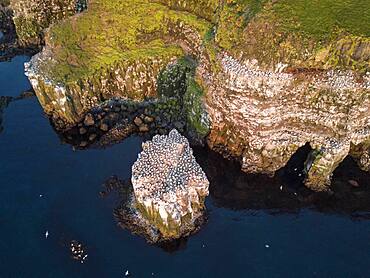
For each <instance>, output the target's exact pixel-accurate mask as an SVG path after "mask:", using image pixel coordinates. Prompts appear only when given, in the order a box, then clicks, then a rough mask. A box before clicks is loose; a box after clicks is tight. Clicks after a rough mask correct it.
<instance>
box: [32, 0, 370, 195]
mask: <svg viewBox="0 0 370 278" xmlns="http://www.w3.org/2000/svg"><path fill="white" fill-rule="evenodd" d="M327 2H328V3H327ZM344 2H346V1H344V0H343V1H342V0H340V1H337V2H336V3H334V4H333V3H332V2H331V1H329V0H323V1H321V2H320V3H316V4H315V3H308V4H307V3H306V1H303V0H302V1H301V0H298V1H292V0H283V1H278V2H277V1H268V0H265V1H262V0H248V1H241V0H231V1H215V0H208V1H207V0H203V1H182V0H177V1H175V0H156V1H149V0H140V1H139V0H131V1H123V0H116V1H106V0H95V1H94V0H91V1H90V2H89V9H88V11H87V12H85V13H83V14H81V15H77V16H74V17H72V18H71V19H68V20H66V21H63V22H62V23H59V24H56V25H54V26H52V27H51V28H50V29H49V30H48V31H47V35H46V47H45V48H44V50H43V51H42V52H41V53H40V54H39V55H37V56H35V57H34V58H33V59H32V60H31V62H30V64H29V65H28V66H27V74H28V76H29V78H30V80H31V82H32V84H33V87H34V89H35V91H36V93H37V96H38V98H39V100H40V102H41V104H42V106H43V107H44V109H45V111H46V112H47V113H48V114H49V115H51V116H53V117H54V119H55V120H56V119H58V120H61V121H62V122H63V123H64V125H65V126H71V125H73V124H74V123H76V122H78V121H79V120H80V119H81V118H82V117H83V115H84V114H85V113H86V112H87V111H89V109H91V108H92V107H94V106H97V105H99V103H101V102H102V101H104V100H106V99H109V98H112V97H120V98H126V99H133V100H137V101H142V100H145V99H147V98H153V97H158V93H157V91H158V90H157V89H158V88H157V87H158V86H157V85H158V80H157V78H158V76H160V73H161V72H162V71H163V69H164V68H165V67H166V65H168V64H173V63H174V61H175V60H178V58H179V57H181V56H183V55H191V56H192V57H194V58H195V59H196V60H197V61H198V67H197V70H196V74H195V76H194V77H192V76H189V75H186V77H187V78H188V81H187V83H186V86H187V90H186V92H187V93H186V95H185V100H188V102H186V101H185V104H186V103H188V104H187V108H186V111H188V112H189V115H188V117H187V118H188V120H189V121H192V122H193V126H194V127H195V130H196V131H197V132H201V133H203V134H202V135H203V136H205V135H207V133H208V129H207V128H204V127H207V126H208V125H209V123H208V122H209V121H210V123H211V130H210V134H209V135H208V137H207V142H208V144H209V146H210V147H211V148H213V149H215V150H218V151H220V152H222V153H223V154H225V155H227V156H231V157H235V158H237V159H239V160H240V162H241V165H242V169H243V170H245V171H247V172H263V173H268V174H273V173H274V172H275V171H276V170H278V169H279V168H281V167H283V166H284V165H285V164H286V163H287V161H288V160H289V158H290V157H291V156H292V154H294V152H296V150H297V149H298V148H299V147H301V146H303V145H304V144H306V143H310V145H311V146H312V148H313V149H314V151H313V153H312V155H310V157H309V158H308V161H307V163H306V171H307V179H306V184H307V185H308V186H310V187H311V188H312V189H315V190H319V191H320V190H326V189H327V185H329V183H330V176H331V174H332V172H333V170H334V169H335V168H336V167H337V165H338V164H339V163H340V162H341V161H342V160H343V159H344V158H345V157H346V156H347V155H348V154H349V153H351V154H353V156H354V157H355V158H356V159H357V160H358V161H359V164H360V165H361V167H362V168H363V169H365V170H366V169H369V160H370V159H369V156H370V155H369V145H370V113H369V108H370V107H369V106H370V92H369V91H370V80H369V79H370V76H369V69H370V66H369V59H370V58H369V57H370V56H369V55H370V39H369V36H370V34H369V29H368V27H367V24H366V22H369V20H370V14H369V12H368V11H369V10H370V9H369V4H368V3H367V1H363V0H361V1H350V3H347V2H348V1H347V2H346V3H344ZM168 76H170V77H171V76H176V75H172V74H169V75H168ZM175 81H176V80H175V79H174V82H175ZM189 103H190V104H189ZM207 114H208V115H207Z"/></svg>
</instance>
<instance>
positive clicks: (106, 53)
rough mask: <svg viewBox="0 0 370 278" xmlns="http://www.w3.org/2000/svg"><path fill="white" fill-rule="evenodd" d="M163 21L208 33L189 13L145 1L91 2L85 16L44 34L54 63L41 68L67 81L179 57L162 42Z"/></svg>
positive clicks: (174, 48) (178, 52) (204, 23)
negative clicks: (115, 67)
mask: <svg viewBox="0 0 370 278" xmlns="http://www.w3.org/2000/svg"><path fill="white" fill-rule="evenodd" d="M168 20H172V21H177V20H181V21H183V22H185V23H186V24H189V25H191V26H193V27H194V28H196V29H197V30H198V31H199V32H200V33H201V34H202V33H205V32H206V31H207V30H208V29H209V23H208V22H207V21H205V20H202V19H199V18H197V17H196V16H195V15H192V14H190V13H183V12H177V11H173V10H170V9H169V8H168V7H166V6H164V5H161V4H157V3H151V2H149V1H147V0H115V1H112V0H92V1H90V6H89V10H88V11H87V12H85V13H83V14H81V15H79V16H75V17H73V18H71V19H68V20H66V21H64V22H61V23H60V24H58V25H57V26H54V27H52V28H51V30H50V31H49V32H48V36H47V41H48V44H49V45H51V46H52V49H53V57H54V58H55V60H56V61H57V63H55V64H53V65H52V66H50V64H49V65H45V66H44V68H42V70H45V71H47V72H49V76H51V77H52V78H53V80H55V81H57V82H68V81H74V80H77V79H79V78H83V77H85V76H89V75H91V74H93V73H94V72H96V71H97V70H101V69H102V68H109V66H111V65H113V64H114V63H116V62H127V61H137V60H141V61H142V60H145V59H147V58H151V57H172V56H180V55H182V50H181V49H180V48H179V47H178V46H173V45H168V44H166V43H165V42H164V40H163V37H164V36H165V35H166V34H167V33H168V30H167V24H166V23H167V22H168Z"/></svg>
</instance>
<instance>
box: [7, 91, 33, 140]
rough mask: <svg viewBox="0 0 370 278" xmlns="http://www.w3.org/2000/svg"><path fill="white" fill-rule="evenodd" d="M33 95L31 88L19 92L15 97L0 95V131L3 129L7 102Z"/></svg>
mask: <svg viewBox="0 0 370 278" xmlns="http://www.w3.org/2000/svg"><path fill="white" fill-rule="evenodd" d="M34 96H35V94H34V92H33V90H32V89H30V90H28V91H25V92H23V93H21V94H20V95H19V96H17V97H10V96H0V133H1V132H2V131H3V130H4V127H3V118H4V113H5V109H6V108H7V107H8V106H9V104H10V103H11V102H14V101H18V100H22V99H25V98H30V97H34Z"/></svg>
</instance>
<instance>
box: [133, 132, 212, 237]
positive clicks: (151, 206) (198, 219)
mask: <svg viewBox="0 0 370 278" xmlns="http://www.w3.org/2000/svg"><path fill="white" fill-rule="evenodd" d="M131 182H132V186H133V193H132V198H131V200H130V203H129V206H130V207H131V208H132V209H131V211H130V215H129V216H127V219H128V220H127V221H129V222H132V223H135V225H136V226H141V229H139V230H141V232H140V233H142V234H143V235H144V236H145V237H146V238H147V239H148V240H149V241H151V242H159V241H167V240H172V239H178V238H180V237H184V236H187V235H189V234H191V233H193V232H194V231H196V230H197V229H198V228H199V225H200V224H201V223H202V222H203V219H204V210H205V207H204V200H205V197H206V196H208V186H209V182H208V180H207V177H206V175H205V174H204V172H203V171H202V169H201V168H200V166H199V165H198V163H197V162H196V161H195V158H194V156H193V152H192V150H191V148H190V147H189V143H188V141H187V139H186V138H185V137H183V136H181V135H180V134H179V133H178V132H177V131H176V130H172V131H171V132H170V133H169V135H162V136H160V135H157V136H154V138H153V140H152V141H148V142H145V143H143V151H142V152H141V153H140V154H139V157H138V160H137V161H136V162H135V164H134V165H133V167H132V178H131ZM126 225H127V226H130V225H132V224H130V223H127V224H126ZM136 232H138V229H136Z"/></svg>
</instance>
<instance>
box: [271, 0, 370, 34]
mask: <svg viewBox="0 0 370 278" xmlns="http://www.w3.org/2000/svg"><path fill="white" fill-rule="evenodd" d="M273 11H274V13H275V14H276V15H277V17H278V18H279V21H280V24H281V27H282V28H283V30H284V31H286V32H290V31H293V32H298V33H301V34H304V35H305V36H309V37H312V38H315V39H317V40H326V39H327V38H328V37H330V36H331V35H332V33H335V32H338V31H339V30H343V31H345V32H348V33H350V34H353V35H357V36H370V1H368V0H280V1H277V3H276V4H275V5H274V6H273Z"/></svg>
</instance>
